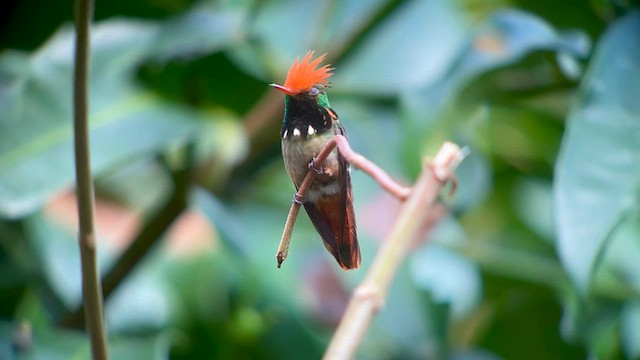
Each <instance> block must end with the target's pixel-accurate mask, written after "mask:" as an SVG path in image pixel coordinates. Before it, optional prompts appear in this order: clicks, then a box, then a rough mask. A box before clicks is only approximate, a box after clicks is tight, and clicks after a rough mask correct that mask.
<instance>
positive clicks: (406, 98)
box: [400, 10, 589, 164]
mask: <svg viewBox="0 0 640 360" xmlns="http://www.w3.org/2000/svg"><path fill="white" fill-rule="evenodd" d="M433 41H435V40H433ZM458 50H459V51H458V52H457V53H456V54H455V57H453V58H451V59H449V61H448V62H447V65H448V67H447V68H445V69H441V74H440V75H441V76H440V77H438V78H435V81H430V82H424V83H423V84H421V85H422V86H420V87H419V88H417V89H408V90H406V91H403V92H402V93H401V98H400V99H401V104H402V106H403V110H404V112H403V115H405V117H406V119H407V120H408V121H409V123H408V124H407V126H406V130H407V131H406V136H405V137H406V141H405V143H404V144H405V149H404V151H405V152H406V156H405V160H406V161H408V164H411V163H414V164H417V163H419V156H420V152H416V151H415V148H416V143H419V144H424V143H425V141H424V137H425V134H427V133H428V134H429V138H428V140H429V141H430V142H432V143H433V144H427V147H428V146H440V144H441V143H442V141H443V140H444V139H443V137H444V138H450V137H451V134H450V130H449V129H450V127H451V124H455V123H458V121H446V122H445V121H444V120H455V119H459V118H460V117H461V115H462V116H465V118H467V120H466V121H465V126H466V127H471V126H470V125H471V124H472V123H473V122H477V120H481V119H478V116H476V115H474V114H472V115H471V116H470V115H469V114H461V113H456V114H455V115H454V116H453V118H448V119H441V116H442V114H443V113H444V112H445V110H446V109H447V106H449V107H451V108H453V109H455V110H458V111H460V108H461V107H462V106H461V104H460V103H459V102H458V99H457V96H458V94H459V92H460V91H461V90H462V89H464V86H465V85H467V84H468V83H469V82H470V81H471V80H473V79H474V78H476V77H478V76H481V75H482V74H486V73H487V72H489V71H492V70H494V69H497V68H500V67H504V66H508V65H512V64H516V63H518V62H519V61H521V60H522V59H523V58H524V57H525V56H527V55H529V54H532V53H534V52H536V51H555V52H556V53H558V54H564V55H563V58H565V59H566V58H573V57H583V56H585V55H586V54H587V53H588V50H589V42H588V40H587V38H586V36H585V34H583V33H580V32H560V31H557V30H556V29H554V28H553V27H551V26H550V25H549V24H548V23H547V22H546V21H545V20H544V19H541V18H539V17H536V16H535V15H532V14H530V13H526V12H522V11H517V10H502V11H499V12H496V13H495V14H493V15H492V16H490V17H489V18H487V19H486V20H485V21H483V22H482V23H480V24H479V25H478V26H477V27H476V28H474V29H472V31H471V32H470V33H469V34H468V38H467V39H465V42H464V43H463V44H462V46H460V48H459V49H458ZM480 115H481V116H480V117H482V116H486V115H485V114H480ZM436 120H443V121H436ZM442 127H445V129H442ZM468 132H470V131H469V130H465V131H464V132H463V133H468ZM467 137H468V136H467ZM429 150H434V151H435V149H429Z"/></svg>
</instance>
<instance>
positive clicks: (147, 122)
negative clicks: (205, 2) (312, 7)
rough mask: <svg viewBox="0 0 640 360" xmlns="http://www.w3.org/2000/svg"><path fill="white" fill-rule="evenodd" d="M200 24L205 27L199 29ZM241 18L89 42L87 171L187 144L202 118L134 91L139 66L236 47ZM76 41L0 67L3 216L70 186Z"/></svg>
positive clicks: (138, 30)
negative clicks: (89, 161) (89, 154)
mask: <svg viewBox="0 0 640 360" xmlns="http://www.w3.org/2000/svg"><path fill="white" fill-rule="evenodd" d="M203 24H206V25H207V26H206V27H202V25H203ZM238 24H239V16H238V15H237V14H235V13H231V14H227V15H226V16H225V14H223V13H220V14H218V13H215V12H214V11H212V10H211V9H207V8H201V9H198V10H195V11H192V12H190V13H187V14H186V15H184V16H183V17H180V18H176V19H172V20H169V21H167V22H166V23H162V22H143V21H134V20H112V21H108V22H104V23H102V24H100V25H98V26H96V27H95V28H94V30H93V34H92V58H91V72H90V90H89V91H90V94H89V95H90V119H91V124H90V131H91V140H92V144H91V145H92V166H93V170H94V171H95V172H100V171H103V170H105V169H107V168H108V167H110V166H113V165H114V164H117V163H118V162H122V161H124V160H126V159H128V158H130V157H132V156H135V155H139V154H142V153H146V152H149V151H153V150H157V149H160V148H163V147H166V146H167V145H169V144H172V143H175V142H176V141H178V140H180V139H181V138H184V137H186V136H190V135H191V134H192V133H194V132H195V130H196V127H197V126H198V124H199V123H203V121H202V120H203V119H205V117H204V116H203V115H201V114H198V113H195V112H193V111H192V110H189V109H186V108H185V107H182V106H179V105H176V104H170V103H166V102H163V101H162V100H161V99H160V98H158V97H157V96H155V95H153V94H152V93H150V92H149V91H148V90H146V89H144V88H142V87H141V86H140V84H138V83H137V82H136V81H135V70H136V68H137V67H138V66H139V65H140V64H141V63H142V62H143V61H149V60H153V59H165V58H167V57H175V56H178V55H180V56H193V55H197V54H200V53H205V52H210V51H213V50H215V49H218V48H220V47H222V46H224V45H227V44H229V43H231V42H233V41H234V40H235V39H237V38H238V37H239V36H240V35H239V30H238ZM73 46H74V33H73V31H72V29H71V28H70V27H66V28H64V29H62V30H60V31H59V32H57V33H56V34H55V35H54V36H53V37H52V38H51V39H50V40H49V41H48V42H47V43H46V44H45V45H44V46H43V47H42V48H41V49H39V50H38V51H36V52H34V53H33V54H32V55H25V54H22V53H17V52H6V53H4V54H3V56H1V57H0V136H1V137H2V140H1V141H0V215H4V216H9V217H19V216H23V215H25V214H27V213H29V212H31V211H33V210H34V209H36V208H38V207H39V206H40V204H42V202H43V201H45V200H46V199H47V198H48V197H49V196H50V195H51V194H52V193H53V192H55V191H57V190H59V189H60V188H61V187H64V186H68V185H69V184H71V183H72V180H73V177H74V168H73V162H72V160H73V155H72V154H73V153H72V136H73V133H72V126H71V125H72V124H71V119H72V96H71V94H72V67H73Z"/></svg>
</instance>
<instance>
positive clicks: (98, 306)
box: [73, 0, 109, 360]
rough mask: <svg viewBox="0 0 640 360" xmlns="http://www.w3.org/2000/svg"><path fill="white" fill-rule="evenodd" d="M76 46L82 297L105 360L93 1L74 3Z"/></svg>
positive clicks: (95, 351) (96, 350) (96, 352)
mask: <svg viewBox="0 0 640 360" xmlns="http://www.w3.org/2000/svg"><path fill="white" fill-rule="evenodd" d="M75 11H76V14H75V15H76V47H75V62H74V81H73V110H74V116H73V124H74V146H75V149H74V150H75V165H76V184H77V201H78V217H79V224H80V226H79V233H78V242H79V246H80V259H81V266H82V297H83V304H84V314H85V318H86V319H87V326H86V327H87V330H88V332H89V338H90V339H91V354H92V357H93V359H99V360H102V359H108V358H109V355H108V349H107V339H106V332H105V326H104V314H103V308H102V289H101V286H100V278H99V276H98V264H97V257H96V237H95V230H94V222H93V209H94V194H93V181H92V178H91V161H90V159H91V153H90V150H89V131H88V122H89V119H88V117H89V116H88V108H89V107H88V102H89V95H88V68H89V48H90V24H91V16H92V11H93V1H92V0H77V1H76V3H75Z"/></svg>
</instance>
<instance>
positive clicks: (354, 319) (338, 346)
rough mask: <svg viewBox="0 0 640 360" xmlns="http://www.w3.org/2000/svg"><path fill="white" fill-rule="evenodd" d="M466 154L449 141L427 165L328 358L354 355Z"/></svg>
mask: <svg viewBox="0 0 640 360" xmlns="http://www.w3.org/2000/svg"><path fill="white" fill-rule="evenodd" d="M462 156H464V155H463V152H461V151H460V148H459V147H458V146H457V145H455V144H452V143H445V144H444V145H443V146H442V148H441V149H440V151H439V152H438V155H436V158H435V159H434V161H433V162H432V163H431V164H427V165H426V166H425V168H424V170H423V171H422V173H421V175H420V177H419V178H418V180H417V182H416V184H415V185H414V187H413V188H412V191H411V194H410V195H409V197H408V198H407V200H406V201H405V203H404V205H403V207H402V210H401V211H400V215H399V217H398V220H397V221H396V223H395V225H394V227H393V229H392V231H391V233H390V234H389V236H388V237H387V239H386V241H385V242H384V243H383V245H382V247H381V248H380V250H379V251H378V253H377V255H376V258H375V260H374V262H373V264H372V265H371V267H370V268H369V271H368V272H367V275H366V276H365V278H364V280H363V282H362V283H361V284H360V285H359V286H358V288H357V289H356V290H355V292H354V294H353V296H352V297H351V300H350V301H349V305H348V306H347V309H346V311H345V314H344V316H343V317H342V320H341V321H340V324H339V325H338V328H337V329H336V332H335V333H334V335H333V338H332V339H331V342H330V343H329V347H328V348H327V351H326V353H325V355H324V359H332V360H333V359H351V358H353V357H354V355H355V353H356V351H357V349H358V346H359V345H360V342H361V341H362V338H363V337H364V334H365V332H366V330H367V328H368V327H369V324H370V323H371V321H372V319H373V316H374V315H375V314H376V313H377V312H378V310H379V308H380V306H382V304H383V303H384V300H385V298H386V295H387V291H388V289H389V285H390V284H391V280H392V279H393V277H394V275H395V273H396V271H397V269H398V267H399V266H400V264H401V263H402V261H403V260H404V258H405V255H406V252H407V249H408V247H409V244H410V243H411V241H412V240H413V239H415V237H416V236H417V235H419V234H420V233H421V231H422V230H423V229H424V228H425V223H426V222H427V221H428V219H429V218H430V213H431V211H432V210H433V207H434V205H435V204H436V203H437V200H438V194H439V193H440V190H441V189H442V187H443V186H444V185H445V184H446V181H443V180H446V179H451V178H452V176H451V175H450V174H451V171H452V169H454V168H455V167H456V166H457V165H458V164H459V162H460V161H461V160H462V159H461V157H462Z"/></svg>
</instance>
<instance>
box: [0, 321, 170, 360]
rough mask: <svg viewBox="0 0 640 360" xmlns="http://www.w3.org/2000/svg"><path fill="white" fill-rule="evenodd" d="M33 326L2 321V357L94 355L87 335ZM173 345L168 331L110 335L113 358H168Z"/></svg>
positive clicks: (54, 358) (0, 324)
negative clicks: (120, 335) (149, 333)
mask: <svg viewBox="0 0 640 360" xmlns="http://www.w3.org/2000/svg"><path fill="white" fill-rule="evenodd" d="M31 328H32V327H31V326H30V324H28V323H24V324H16V325H12V324H8V323H0V357H1V358H2V359H24V360H28V359H51V360H57V359H61V360H63V359H65V360H66V359H90V358H91V345H90V344H89V338H88V337H87V336H86V335H85V334H83V333H80V332H77V331H68V330H61V329H52V328H42V329H40V328H36V329H34V330H32V329H31ZM29 339H30V340H29ZM16 345H17V346H16ZM169 347H170V339H169V337H168V336H166V335H164V334H160V335H147V336H127V337H110V338H109V355H110V356H111V357H112V358H113V359H166V358H167V357H168V354H169Z"/></svg>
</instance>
